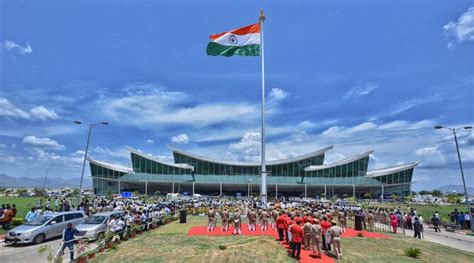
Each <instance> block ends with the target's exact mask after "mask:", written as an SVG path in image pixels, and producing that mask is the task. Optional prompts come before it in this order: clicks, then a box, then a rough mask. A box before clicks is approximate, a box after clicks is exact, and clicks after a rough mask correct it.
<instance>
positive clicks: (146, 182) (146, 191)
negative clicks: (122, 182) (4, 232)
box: [145, 181, 148, 196]
mask: <svg viewBox="0 0 474 263" xmlns="http://www.w3.org/2000/svg"><path fill="white" fill-rule="evenodd" d="M145 195H146V196H148V181H145Z"/></svg>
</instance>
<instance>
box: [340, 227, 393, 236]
mask: <svg viewBox="0 0 474 263" xmlns="http://www.w3.org/2000/svg"><path fill="white" fill-rule="evenodd" d="M359 233H362V234H363V235H364V237H368V238H389V237H388V236H386V235H384V234H381V233H377V232H369V231H365V230H362V231H357V230H354V229H352V228H347V229H346V232H344V233H343V234H342V237H356V236H357V234H359Z"/></svg>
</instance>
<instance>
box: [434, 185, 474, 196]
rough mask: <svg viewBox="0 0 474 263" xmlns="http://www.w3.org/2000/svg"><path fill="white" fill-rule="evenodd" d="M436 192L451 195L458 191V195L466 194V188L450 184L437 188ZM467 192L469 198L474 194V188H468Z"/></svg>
mask: <svg viewBox="0 0 474 263" xmlns="http://www.w3.org/2000/svg"><path fill="white" fill-rule="evenodd" d="M436 190H439V191H441V192H443V193H451V192H453V191H456V192H458V193H464V187H463V186H462V185H455V184H449V185H445V186H441V187H438V188H436ZM467 192H468V194H469V196H471V195H473V194H474V187H469V186H468V187H467Z"/></svg>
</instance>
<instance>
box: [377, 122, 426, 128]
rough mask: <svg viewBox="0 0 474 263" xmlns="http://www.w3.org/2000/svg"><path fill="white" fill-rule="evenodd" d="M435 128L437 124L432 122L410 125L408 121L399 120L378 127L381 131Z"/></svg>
mask: <svg viewBox="0 0 474 263" xmlns="http://www.w3.org/2000/svg"><path fill="white" fill-rule="evenodd" d="M434 126H435V123H434V122H433V121H432V120H422V121H418V122H415V123H410V122H408V121H402V120H397V121H393V122H389V123H385V124H382V125H380V126H378V127H377V129H379V130H407V129H409V130H413V129H423V128H432V127H434Z"/></svg>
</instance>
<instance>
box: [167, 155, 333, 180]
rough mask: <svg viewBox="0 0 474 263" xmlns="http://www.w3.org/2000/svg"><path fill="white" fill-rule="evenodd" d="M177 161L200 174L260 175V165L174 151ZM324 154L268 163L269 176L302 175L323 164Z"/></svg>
mask: <svg viewBox="0 0 474 263" xmlns="http://www.w3.org/2000/svg"><path fill="white" fill-rule="evenodd" d="M173 156H174V160H175V163H185V164H190V165H192V166H194V173H195V174H199V175H228V176H236V175H237V176H238V175H244V176H259V175H260V168H261V167H260V166H259V165H234V164H224V163H220V162H210V161H206V160H201V159H197V158H194V157H193V156H188V155H184V154H181V153H177V152H173ZM323 162H324V154H321V155H318V156H313V157H309V158H306V159H303V160H299V161H294V162H287V163H284V162H282V163H280V164H270V165H267V171H268V172H269V173H270V174H269V176H286V177H302V176H303V175H304V168H305V167H307V166H310V165H321V164H323Z"/></svg>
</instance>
